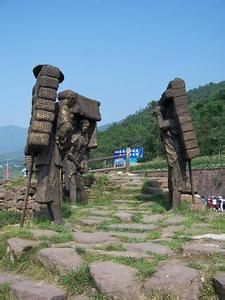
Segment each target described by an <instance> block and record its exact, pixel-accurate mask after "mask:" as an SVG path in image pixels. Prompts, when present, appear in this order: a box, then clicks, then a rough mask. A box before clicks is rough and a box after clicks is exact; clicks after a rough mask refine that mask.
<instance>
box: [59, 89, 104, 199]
mask: <svg viewBox="0 0 225 300" xmlns="http://www.w3.org/2000/svg"><path fill="white" fill-rule="evenodd" d="M58 98H59V101H60V109H59V118H58V131H57V144H58V147H59V149H60V152H61V157H62V164H63V177H64V186H65V190H66V192H67V193H69V195H70V199H71V204H72V205H75V204H76V202H77V200H79V201H81V202H83V203H86V202H87V195H86V191H85V186H84V180H83V176H82V175H83V174H84V172H85V171H86V168H85V167H86V164H85V159H87V158H88V153H89V149H90V148H93V147H95V146H97V145H96V138H95V136H96V131H95V129H96V121H99V120H100V119H101V116H100V113H99V105H100V103H99V102H97V101H95V100H90V99H87V98H85V97H83V96H81V95H79V94H77V93H75V92H73V91H71V90H66V91H63V92H61V93H59V96H58Z"/></svg>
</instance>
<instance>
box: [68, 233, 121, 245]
mask: <svg viewBox="0 0 225 300" xmlns="http://www.w3.org/2000/svg"><path fill="white" fill-rule="evenodd" d="M73 235H74V239H75V241H76V242H77V243H81V244H99V243H107V242H117V241H118V239H117V238H114V237H112V236H110V234H109V233H108V232H104V231H96V232H82V231H78V232H74V233H73Z"/></svg>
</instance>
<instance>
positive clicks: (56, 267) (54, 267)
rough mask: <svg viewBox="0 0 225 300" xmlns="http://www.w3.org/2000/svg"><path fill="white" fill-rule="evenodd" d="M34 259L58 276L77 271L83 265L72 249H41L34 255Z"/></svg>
mask: <svg viewBox="0 0 225 300" xmlns="http://www.w3.org/2000/svg"><path fill="white" fill-rule="evenodd" d="M34 259H35V261H37V262H40V263H41V264H42V265H43V267H44V268H45V269H47V270H50V271H52V272H57V273H59V274H64V273H66V272H71V271H74V270H78V269H79V268H80V266H81V265H82V263H83V259H82V258H81V256H80V255H78V254H77V253H76V252H75V250H74V249H72V248H46V249H41V250H39V251H38V252H37V253H36V254H35V256H34Z"/></svg>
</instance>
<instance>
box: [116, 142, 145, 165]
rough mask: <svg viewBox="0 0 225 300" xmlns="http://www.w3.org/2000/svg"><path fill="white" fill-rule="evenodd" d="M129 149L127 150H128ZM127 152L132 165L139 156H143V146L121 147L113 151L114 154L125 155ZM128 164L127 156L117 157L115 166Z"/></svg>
mask: <svg viewBox="0 0 225 300" xmlns="http://www.w3.org/2000/svg"><path fill="white" fill-rule="evenodd" d="M126 150H127V151H126ZM126 153H127V155H128V156H130V158H129V160H130V165H135V164H137V162H138V159H139V158H142V157H143V148H142V147H136V148H121V149H117V150H114V151H113V155H114V156H118V155H125V154H126ZM125 165H126V157H121V158H115V159H114V167H123V166H125Z"/></svg>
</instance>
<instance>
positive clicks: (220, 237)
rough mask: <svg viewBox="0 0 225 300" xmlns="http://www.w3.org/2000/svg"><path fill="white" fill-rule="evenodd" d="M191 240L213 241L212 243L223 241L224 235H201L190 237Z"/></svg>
mask: <svg viewBox="0 0 225 300" xmlns="http://www.w3.org/2000/svg"><path fill="white" fill-rule="evenodd" d="M190 238H191V239H193V240H214V241H225V234H224V233H221V234H216V233H207V234H203V235H196V236H191V237H190Z"/></svg>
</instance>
